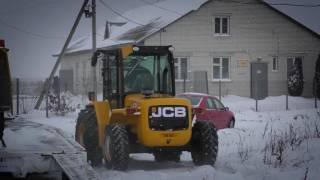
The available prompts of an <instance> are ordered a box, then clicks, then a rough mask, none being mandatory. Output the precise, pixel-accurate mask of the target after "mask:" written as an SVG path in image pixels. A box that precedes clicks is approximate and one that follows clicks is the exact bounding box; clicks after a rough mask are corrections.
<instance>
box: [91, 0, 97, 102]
mask: <svg viewBox="0 0 320 180" xmlns="http://www.w3.org/2000/svg"><path fill="white" fill-rule="evenodd" d="M91 6H92V58H94V53H95V52H96V50H97V38H96V36H97V32H96V0H92V1H91ZM91 68H92V77H93V91H94V92H95V93H94V94H95V96H96V95H97V68H96V66H91Z"/></svg>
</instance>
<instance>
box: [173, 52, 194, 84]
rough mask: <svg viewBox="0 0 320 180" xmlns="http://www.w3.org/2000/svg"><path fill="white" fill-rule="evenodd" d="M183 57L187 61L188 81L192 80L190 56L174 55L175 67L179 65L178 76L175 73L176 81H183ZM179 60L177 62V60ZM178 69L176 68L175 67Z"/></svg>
mask: <svg viewBox="0 0 320 180" xmlns="http://www.w3.org/2000/svg"><path fill="white" fill-rule="evenodd" d="M182 59H186V62H187V74H186V76H187V77H186V81H190V72H191V71H190V59H189V57H186V56H177V57H174V68H176V67H177V69H178V76H176V75H175V81H183V77H182V71H181V70H182V67H181V60H182ZM176 60H177V62H176ZM175 71H176V69H175Z"/></svg>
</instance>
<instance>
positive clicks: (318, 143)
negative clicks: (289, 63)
mask: <svg viewBox="0 0 320 180" xmlns="http://www.w3.org/2000/svg"><path fill="white" fill-rule="evenodd" d="M77 98H78V100H79V102H80V100H81V98H80V97H77ZM223 102H224V104H225V105H226V106H229V107H230V109H231V110H233V111H234V112H235V117H236V124H235V128H233V129H223V130H219V131H218V135H219V153H218V158H217V161H216V164H215V167H210V166H200V167H197V166H194V164H193V163H192V159H191V155H190V153H189V152H183V154H182V157H181V162H180V163H175V162H163V163H157V162H154V158H153V155H151V154H131V156H130V157H131V161H130V164H129V170H128V171H126V172H119V171H114V170H107V169H106V168H105V167H97V168H95V170H96V171H97V172H98V173H99V174H100V176H101V177H102V178H103V179H116V180H125V179H131V180H136V179H137V180H138V179H151V180H153V179H154V180H159V179H161V180H170V179H172V180H173V179H195V180H203V179H218V180H219V179H227V180H232V179H233V180H242V179H243V180H256V179H275V180H282V179H292V180H300V179H308V180H317V179H318V174H319V172H320V156H319V151H320V133H319V130H320V109H314V107H313V102H314V100H313V99H307V98H302V97H289V109H290V110H289V111H286V110H285V96H278V97H268V98H266V99H264V100H261V101H259V112H255V110H254V107H255V101H254V100H252V99H250V98H244V97H239V96H226V97H224V98H223ZM24 117H25V118H27V119H28V120H32V121H36V122H39V123H43V124H48V125H51V126H54V127H58V128H61V129H63V130H64V131H66V132H67V133H69V134H70V136H73V135H74V132H75V123H76V118H77V113H76V112H74V113H70V114H67V115H66V116H64V117H57V116H52V117H50V118H49V119H47V118H45V113H44V112H43V111H34V112H33V113H31V114H28V115H25V116H24Z"/></svg>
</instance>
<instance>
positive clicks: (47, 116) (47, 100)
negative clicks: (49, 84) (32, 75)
mask: <svg viewBox="0 0 320 180" xmlns="http://www.w3.org/2000/svg"><path fill="white" fill-rule="evenodd" d="M46 81H48V79H47V80H46ZM48 105H49V88H47V91H46V118H49V107H48Z"/></svg>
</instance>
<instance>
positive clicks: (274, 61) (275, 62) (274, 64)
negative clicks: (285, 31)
mask: <svg viewBox="0 0 320 180" xmlns="http://www.w3.org/2000/svg"><path fill="white" fill-rule="evenodd" d="M278 70H279V59H278V56H274V57H273V58H272V71H278Z"/></svg>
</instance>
